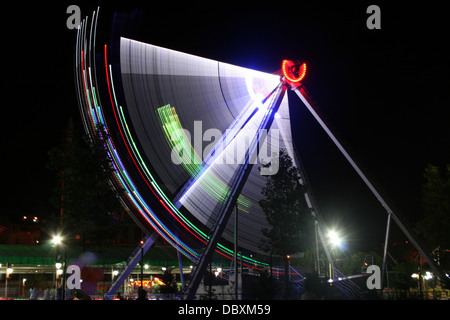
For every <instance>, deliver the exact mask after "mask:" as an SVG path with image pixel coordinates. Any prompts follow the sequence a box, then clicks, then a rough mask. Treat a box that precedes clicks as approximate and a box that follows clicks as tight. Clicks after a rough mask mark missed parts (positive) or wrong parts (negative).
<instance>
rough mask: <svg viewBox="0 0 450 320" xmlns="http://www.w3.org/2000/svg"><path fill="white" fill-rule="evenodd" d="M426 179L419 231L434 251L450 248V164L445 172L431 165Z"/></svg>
mask: <svg viewBox="0 0 450 320" xmlns="http://www.w3.org/2000/svg"><path fill="white" fill-rule="evenodd" d="M424 178H425V180H426V181H425V184H424V186H423V199H422V203H423V211H424V218H423V219H422V220H421V221H419V223H418V224H417V230H418V232H419V233H420V234H421V235H422V236H423V238H424V239H425V241H426V242H427V243H428V245H429V246H430V247H431V248H432V249H434V248H436V247H441V248H443V249H444V248H445V249H447V248H450V233H449V232H448V230H449V229H450V164H447V166H446V171H444V172H442V170H441V169H440V168H439V167H438V166H434V165H431V164H429V165H428V166H427V167H426V168H425V172H424Z"/></svg>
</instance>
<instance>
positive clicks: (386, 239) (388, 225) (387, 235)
mask: <svg viewBox="0 0 450 320" xmlns="http://www.w3.org/2000/svg"><path fill="white" fill-rule="evenodd" d="M390 226H391V214H390V213H389V214H388V220H387V226H386V238H385V240H384V253H383V266H382V268H381V287H382V288H384V281H385V280H384V277H385V274H386V256H387V248H388V242H389V229H390Z"/></svg>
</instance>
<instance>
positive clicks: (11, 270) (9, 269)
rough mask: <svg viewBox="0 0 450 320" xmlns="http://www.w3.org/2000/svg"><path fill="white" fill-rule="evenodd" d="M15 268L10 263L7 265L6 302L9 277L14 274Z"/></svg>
mask: <svg viewBox="0 0 450 320" xmlns="http://www.w3.org/2000/svg"><path fill="white" fill-rule="evenodd" d="M13 271H14V270H13V268H11V265H10V264H9V263H7V264H6V277H5V300H8V279H9V275H10V274H11V273H13Z"/></svg>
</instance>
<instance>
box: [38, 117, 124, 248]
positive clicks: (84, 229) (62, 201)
mask: <svg viewBox="0 0 450 320" xmlns="http://www.w3.org/2000/svg"><path fill="white" fill-rule="evenodd" d="M102 136H103V137H105V136H106V133H105V131H104V129H103V128H102V127H98V128H97V134H96V135H95V136H94V137H93V138H92V139H91V140H90V139H89V138H88V137H87V136H84V135H81V134H79V132H77V131H76V130H74V129H73V126H70V125H69V129H68V130H67V131H66V134H65V137H64V141H63V143H62V145H61V146H59V147H57V148H54V149H52V150H51V151H50V152H49V159H48V163H47V167H48V168H49V169H50V170H51V171H53V172H54V173H55V180H56V181H55V182H56V186H55V188H54V195H53V196H52V198H51V199H50V202H51V203H52V204H53V206H54V207H55V209H56V210H57V212H58V213H56V212H55V215H54V216H53V219H51V220H52V222H53V225H54V228H55V229H56V228H58V229H61V228H63V229H64V230H63V233H64V235H65V237H66V238H68V239H72V240H76V242H78V243H80V244H81V245H83V247H84V246H86V244H88V243H95V244H103V243H105V242H111V241H112V240H116V238H117V236H118V232H119V231H120V229H119V228H120V222H121V221H122V220H123V218H124V217H125V216H126V215H125V214H124V212H123V209H122V206H121V204H120V202H119V200H118V192H120V191H118V192H117V191H113V190H112V188H111V187H110V184H109V181H110V178H111V175H112V173H113V168H112V165H111V160H110V158H109V157H108V154H107V152H106V149H105V145H104V142H103V140H102V138H101V137H102Z"/></svg>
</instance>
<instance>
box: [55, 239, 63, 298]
mask: <svg viewBox="0 0 450 320" xmlns="http://www.w3.org/2000/svg"><path fill="white" fill-rule="evenodd" d="M63 240H64V238H63V237H62V236H61V234H56V235H54V236H53V238H52V244H53V245H54V246H56V263H55V267H56V269H57V270H56V274H57V279H58V275H59V278H61V274H62V281H61V285H60V286H61V292H60V297H61V299H62V300H65V299H64V298H65V292H64V291H65V278H66V252H65V250H64V253H63V254H60V253H59V251H60V247H61V246H63ZM61 267H62V269H61ZM56 286H58V280H57V281H56ZM56 292H57V293H58V287H57V288H56ZM56 295H58V294H56Z"/></svg>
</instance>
